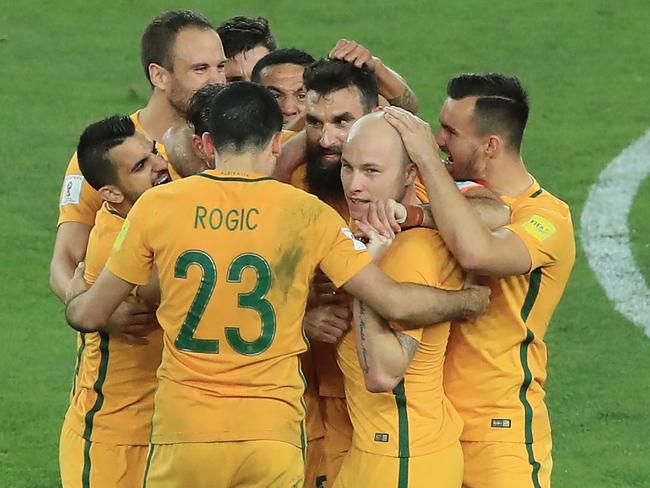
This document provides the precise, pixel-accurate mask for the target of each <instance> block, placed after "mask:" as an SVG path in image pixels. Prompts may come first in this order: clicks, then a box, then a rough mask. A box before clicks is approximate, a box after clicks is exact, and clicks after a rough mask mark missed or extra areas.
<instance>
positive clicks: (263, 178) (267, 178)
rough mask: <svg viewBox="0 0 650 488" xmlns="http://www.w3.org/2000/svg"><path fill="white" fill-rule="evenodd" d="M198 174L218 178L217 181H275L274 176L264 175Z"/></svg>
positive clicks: (213, 178)
mask: <svg viewBox="0 0 650 488" xmlns="http://www.w3.org/2000/svg"><path fill="white" fill-rule="evenodd" d="M197 176H203V178H210V179H211V180H217V181H239V182H244V183H255V182H257V181H267V180H272V181H275V180H274V178H271V177H270V176H264V177H262V178H240V177H237V176H233V177H228V176H214V175H208V174H206V173H199V174H198V175H197Z"/></svg>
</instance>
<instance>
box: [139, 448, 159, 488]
mask: <svg viewBox="0 0 650 488" xmlns="http://www.w3.org/2000/svg"><path fill="white" fill-rule="evenodd" d="M155 447H156V446H155V445H153V444H149V454H147V463H146V464H145V467H144V483H143V484H142V488H147V476H149V467H150V466H151V458H152V457H153V450H154V448H155Z"/></svg>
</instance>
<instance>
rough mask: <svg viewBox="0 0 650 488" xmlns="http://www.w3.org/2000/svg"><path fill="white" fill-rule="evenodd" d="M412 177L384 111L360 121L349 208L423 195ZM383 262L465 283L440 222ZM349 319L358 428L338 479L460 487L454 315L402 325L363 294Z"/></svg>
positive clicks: (342, 351)
mask: <svg viewBox="0 0 650 488" xmlns="http://www.w3.org/2000/svg"><path fill="white" fill-rule="evenodd" d="M415 179H416V168H415V165H414V164H413V163H411V161H410V160H409V158H408V155H407V153H406V150H405V148H404V145H403V144H402V140H401V138H400V136H399V133H398V132H397V131H396V130H395V129H394V128H393V127H392V126H391V125H390V124H389V123H388V122H386V121H385V119H384V114H383V112H375V113H373V114H370V115H366V116H364V117H362V118H360V119H359V120H358V121H357V122H355V124H354V125H353V126H352V128H351V129H350V134H349V136H348V140H347V142H346V144H345V145H344V147H343V155H342V158H341V181H342V182H343V189H344V191H345V196H346V200H347V202H348V204H349V207H350V214H351V216H352V218H361V217H362V216H363V215H364V214H365V212H366V207H367V206H368V204H369V202H371V201H376V200H385V199H388V198H391V199H394V200H396V201H399V202H402V203H403V204H410V205H416V204H419V203H421V202H420V201H419V200H418V198H417V196H416V192H415ZM379 265H380V267H381V269H382V270H383V271H384V272H385V273H386V274H388V275H389V276H390V277H391V278H393V279H395V280H396V281H406V282H411V283H419V284H424V285H429V286H436V287H440V288H445V289H449V290H459V289H461V288H462V287H463V272H462V270H461V268H460V266H459V264H458V262H457V261H456V260H455V259H454V257H453V256H452V255H451V253H450V252H449V250H448V249H447V247H446V246H445V244H444V242H443V241H442V238H441V237H440V235H439V233H438V232H437V231H434V230H430V229H424V228H416V229H411V230H408V231H404V232H402V233H400V234H398V235H397V237H396V238H395V240H394V241H393V243H392V245H391V246H390V247H389V248H388V250H387V251H386V253H385V254H384V256H383V257H382V258H381V260H380V262H379ZM353 323H354V327H353V329H354V331H349V332H348V333H347V334H346V335H345V336H344V338H343V340H342V341H341V343H340V345H339V347H338V361H339V365H340V366H341V370H342V371H343V374H344V377H345V392H346V398H347V404H348V409H349V411H350V416H351V418H352V424H353V427H354V434H353V440H352V447H351V449H350V451H348V453H347V455H346V457H345V459H344V461H343V465H342V467H341V471H340V473H339V475H338V477H337V479H336V482H335V483H334V487H339V488H344V487H349V488H364V487H367V488H371V487H372V488H374V487H377V486H395V487H400V488H402V487H410V488H428V487H431V486H435V487H439V488H459V487H460V486H461V483H462V480H463V453H462V450H461V447H460V442H459V437H460V433H461V430H462V421H461V419H460V417H459V415H458V413H457V412H456V410H455V409H454V407H453V406H452V405H451V402H450V401H449V400H448V398H447V396H446V395H445V392H444V388H443V383H442V376H443V375H442V370H443V364H444V359H445V350H446V347H447V339H448V337H449V329H450V323H449V322H443V323H439V324H435V325H429V326H425V327H422V328H418V329H411V330H405V329H404V328H403V327H401V326H400V325H399V324H398V323H396V322H390V323H386V322H384V321H383V320H382V319H381V318H380V317H378V316H377V315H376V314H375V313H374V312H373V311H372V309H370V308H369V307H367V306H366V305H365V304H363V303H361V304H359V306H358V308H357V310H356V311H355V319H354V322H353Z"/></svg>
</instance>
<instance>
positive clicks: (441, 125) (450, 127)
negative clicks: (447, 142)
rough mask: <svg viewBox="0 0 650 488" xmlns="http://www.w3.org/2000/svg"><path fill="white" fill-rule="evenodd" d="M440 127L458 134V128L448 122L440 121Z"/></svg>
mask: <svg viewBox="0 0 650 488" xmlns="http://www.w3.org/2000/svg"><path fill="white" fill-rule="evenodd" d="M440 127H442V128H443V129H446V130H448V131H449V132H451V133H452V134H458V131H457V130H456V129H454V128H453V127H452V126H451V125H447V124H444V123H442V122H440Z"/></svg>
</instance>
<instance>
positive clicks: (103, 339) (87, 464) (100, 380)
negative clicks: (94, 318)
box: [81, 332, 109, 488]
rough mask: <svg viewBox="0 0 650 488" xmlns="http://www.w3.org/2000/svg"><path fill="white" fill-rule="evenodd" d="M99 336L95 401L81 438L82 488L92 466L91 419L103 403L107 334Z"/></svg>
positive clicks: (86, 481)
mask: <svg viewBox="0 0 650 488" xmlns="http://www.w3.org/2000/svg"><path fill="white" fill-rule="evenodd" d="M99 338H100V341H99V353H100V360H99V372H98V374H97V380H96V381H95V384H94V385H93V390H95V393H97V398H96V399H95V403H94V404H93V406H92V408H91V409H90V410H89V411H88V412H87V413H86V418H85V422H86V428H85V429H84V435H83V438H84V439H85V441H86V442H85V446H84V465H83V473H82V475H81V483H82V486H83V488H90V469H91V466H92V462H91V460H90V447H91V445H92V442H90V437H91V435H92V433H93V420H94V419H95V414H96V413H97V412H99V409H101V408H102V405H104V392H103V391H102V388H103V386H104V382H105V381H106V371H107V370H108V356H109V354H108V342H109V340H108V334H106V333H105V332H100V333H99Z"/></svg>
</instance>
